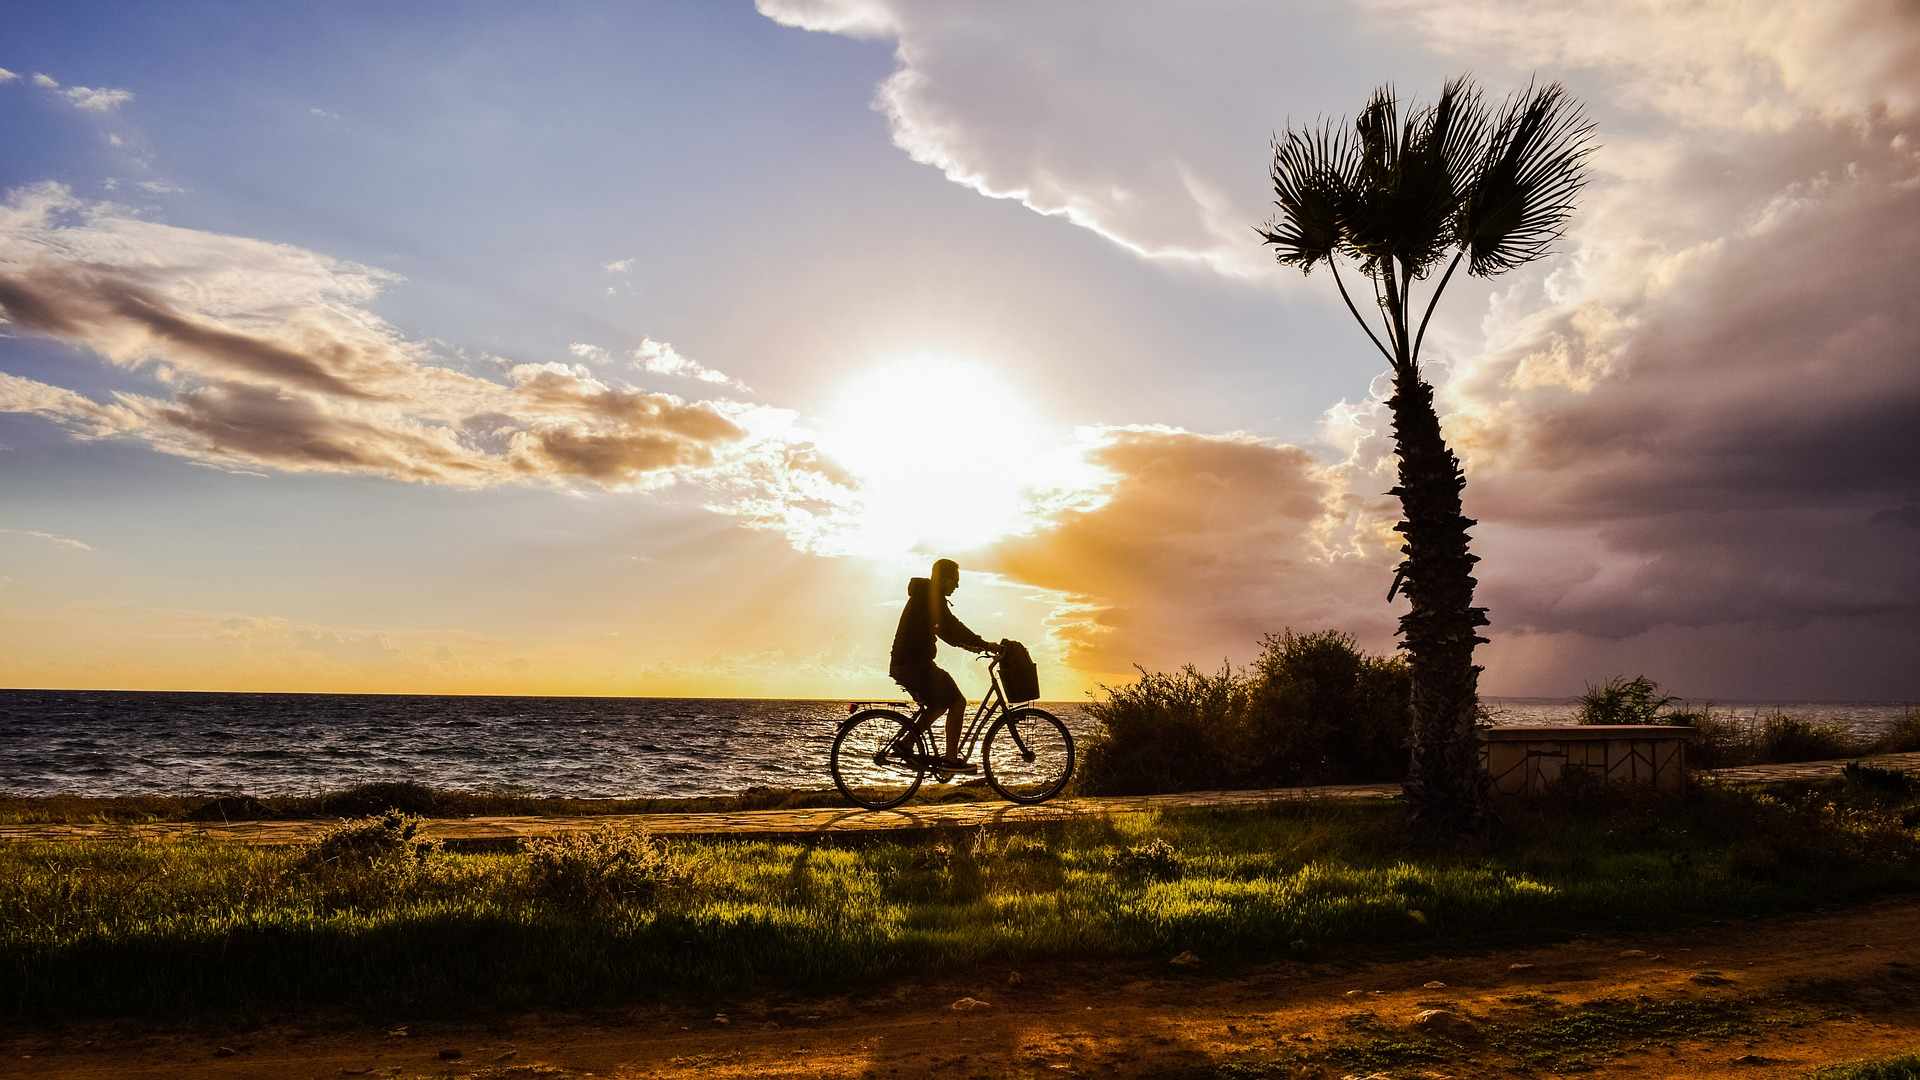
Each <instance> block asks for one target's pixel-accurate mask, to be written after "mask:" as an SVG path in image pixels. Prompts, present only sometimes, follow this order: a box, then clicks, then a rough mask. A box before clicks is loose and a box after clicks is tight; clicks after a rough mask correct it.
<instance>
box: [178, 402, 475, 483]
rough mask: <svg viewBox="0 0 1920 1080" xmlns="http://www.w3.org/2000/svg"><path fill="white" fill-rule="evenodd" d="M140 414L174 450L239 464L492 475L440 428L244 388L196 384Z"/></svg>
mask: <svg viewBox="0 0 1920 1080" xmlns="http://www.w3.org/2000/svg"><path fill="white" fill-rule="evenodd" d="M146 411H147V413H148V415H149V416H150V417H151V419H152V420H153V421H154V423H155V425H156V426H157V427H159V428H160V429H161V430H160V431H159V433H158V434H159V436H160V437H161V438H162V439H166V440H168V441H170V442H174V443H175V444H176V446H177V448H178V449H183V450H187V451H190V452H192V453H194V454H195V455H196V456H203V457H206V458H209V459H213V460H217V461H223V462H229V463H232V464H236V465H240V466H270V467H274V468H280V469H287V470H291V471H307V470H319V471H328V472H367V473H375V474H379V475H382V476H387V477H391V478H393V479H398V480H410V481H418V482H425V483H458V484H472V483H477V482H482V481H484V480H485V479H486V478H487V476H488V474H489V473H491V472H493V471H495V470H494V469H493V468H492V467H491V466H490V464H489V463H488V462H487V461H486V460H485V459H484V458H483V457H481V456H480V455H476V454H474V453H473V452H471V451H470V450H468V449H467V448H466V447H464V446H462V445H461V444H460V442H459V441H458V440H457V439H456V438H455V437H454V436H453V434H452V433H451V432H449V431H447V430H446V429H444V428H435V427H427V426H421V425H415V424H396V423H394V422H392V421H391V419H388V421H387V422H384V423H370V422H368V421H365V420H361V419H356V418H354V417H350V416H343V415H340V414H338V413H335V412H332V411H330V410H329V409H327V408H326V407H324V405H323V404H322V403H321V402H320V400H318V399H315V398H313V397H310V396H307V395H303V394H295V393H288V392H286V391H282V390H275V389H271V388H267V387H259V386H250V385H247V384H245V383H221V384H216V385H212V386H203V387H196V388H193V389H190V390H186V391H183V392H182V393H181V394H180V395H179V396H177V397H175V398H174V399H173V400H172V401H171V402H167V403H164V404H158V403H156V404H154V405H152V406H150V407H148V408H147V410H146Z"/></svg>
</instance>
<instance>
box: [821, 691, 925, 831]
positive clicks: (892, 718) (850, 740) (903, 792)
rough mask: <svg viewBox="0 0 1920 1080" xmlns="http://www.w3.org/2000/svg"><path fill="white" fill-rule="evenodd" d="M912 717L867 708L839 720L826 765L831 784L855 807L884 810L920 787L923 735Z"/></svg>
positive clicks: (923, 753) (922, 762)
mask: <svg viewBox="0 0 1920 1080" xmlns="http://www.w3.org/2000/svg"><path fill="white" fill-rule="evenodd" d="M912 727H913V721H912V720H911V719H909V718H908V717H906V716H902V715H901V714H899V713H897V712H894V711H892V710H891V709H868V710H867V711H865V712H862V713H857V714H855V715H853V716H851V717H849V718H848V719H847V721H846V722H845V723H843V724H841V725H840V730H839V732H838V733H836V734H835V735H834V737H833V751H832V754H831V755H830V756H829V757H828V760H827V769H828V771H829V772H831V773H832V774H833V786H834V787H837V788H839V789H840V794H842V795H844V796H846V797H847V801H848V802H850V803H852V804H854V805H855V806H863V807H865V808H867V809H868V810H887V809H891V808H893V807H895V806H899V805H900V804H901V803H903V802H906V801H907V800H908V799H911V798H913V793H914V792H916V791H918V790H920V781H921V780H923V779H925V778H926V775H927V764H926V763H927V747H926V740H925V739H924V738H923V737H922V736H921V734H920V733H919V732H917V731H914V730H913V729H912Z"/></svg>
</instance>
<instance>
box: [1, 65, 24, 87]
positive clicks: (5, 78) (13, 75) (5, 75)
mask: <svg viewBox="0 0 1920 1080" xmlns="http://www.w3.org/2000/svg"><path fill="white" fill-rule="evenodd" d="M19 77H20V76H19V74H18V73H17V72H12V71H8V70H7V69H6V68H0V83H3V82H12V81H13V80H15V79H17V78H19Z"/></svg>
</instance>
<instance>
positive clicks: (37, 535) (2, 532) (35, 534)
mask: <svg viewBox="0 0 1920 1080" xmlns="http://www.w3.org/2000/svg"><path fill="white" fill-rule="evenodd" d="M0 536H30V537H32V538H34V539H35V540H45V541H46V542H48V543H49V544H59V545H60V546H62V547H70V548H74V549H76V550H79V551H92V550H93V545H92V544H89V543H87V542H86V541H85V540H75V539H74V538H73V537H71V536H61V535H60V534H58V533H50V532H41V531H40V530H38V529H0Z"/></svg>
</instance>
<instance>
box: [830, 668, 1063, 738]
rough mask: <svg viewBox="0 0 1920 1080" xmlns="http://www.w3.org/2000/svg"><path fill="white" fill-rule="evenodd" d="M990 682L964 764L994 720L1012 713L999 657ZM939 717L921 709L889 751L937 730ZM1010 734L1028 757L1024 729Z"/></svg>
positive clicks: (970, 730)
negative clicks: (912, 734) (913, 734)
mask: <svg viewBox="0 0 1920 1080" xmlns="http://www.w3.org/2000/svg"><path fill="white" fill-rule="evenodd" d="M987 682H988V683H989V684H990V686H989V689H988V690H987V694H986V696H985V697H983V698H981V699H980V704H979V706H978V707H976V708H975V709H974V710H973V718H972V719H970V720H968V721H967V726H966V728H965V729H964V730H963V731H961V733H960V759H961V760H962V761H970V760H972V759H973V748H974V747H975V746H977V745H979V743H980V738H981V736H983V735H985V734H986V731H987V727H988V726H989V725H990V724H991V723H992V722H993V721H994V720H996V719H998V718H999V717H1000V714H1001V713H1004V712H1007V711H1009V710H1008V707H1007V691H1006V689H1005V688H1004V687H1002V686H1001V685H1000V658H999V657H998V656H996V657H994V658H993V659H991V660H989V661H987ZM864 704H869V703H868V702H855V703H854V704H853V706H852V708H858V707H859V706H860V705H864ZM889 704H891V703H889ZM938 715H939V714H937V713H934V712H932V711H930V710H929V709H927V708H926V707H925V706H922V707H920V708H919V709H918V710H917V711H915V712H914V714H913V719H912V721H911V722H910V723H909V724H908V727H907V729H906V730H903V731H902V732H901V733H900V735H899V736H898V737H896V738H895V739H894V741H893V742H892V743H890V744H888V746H887V750H888V751H889V752H891V751H893V750H896V749H899V748H900V744H901V742H902V741H903V740H905V739H907V738H908V737H909V736H908V734H907V732H908V731H912V732H918V733H925V732H928V731H931V730H933V722H934V721H935V720H936V719H937V718H938ZM1008 730H1009V731H1010V732H1011V733H1012V735H1013V741H1014V743H1015V745H1017V746H1019V747H1020V752H1021V753H1023V754H1024V753H1026V752H1027V744H1026V741H1025V740H1024V739H1022V738H1020V729H1018V728H1014V727H1009V728H1008Z"/></svg>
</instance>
